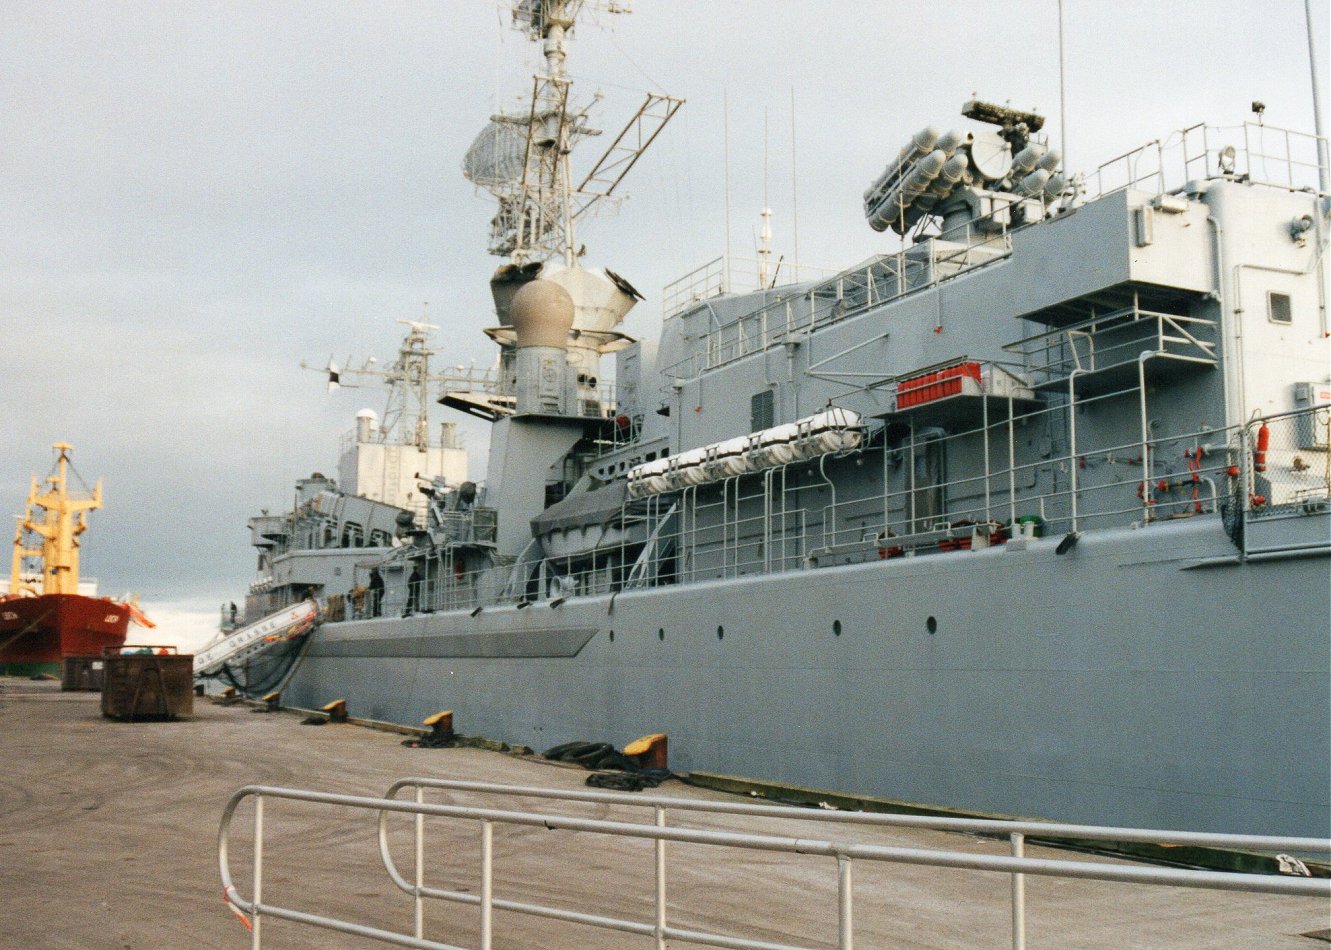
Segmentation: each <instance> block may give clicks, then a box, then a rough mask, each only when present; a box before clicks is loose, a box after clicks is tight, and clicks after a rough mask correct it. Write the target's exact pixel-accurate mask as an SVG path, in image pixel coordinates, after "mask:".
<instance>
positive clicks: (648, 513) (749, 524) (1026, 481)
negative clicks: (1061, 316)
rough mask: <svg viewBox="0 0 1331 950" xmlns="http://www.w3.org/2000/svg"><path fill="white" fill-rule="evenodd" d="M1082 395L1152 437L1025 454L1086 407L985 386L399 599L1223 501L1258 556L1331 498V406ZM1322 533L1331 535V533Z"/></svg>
mask: <svg viewBox="0 0 1331 950" xmlns="http://www.w3.org/2000/svg"><path fill="white" fill-rule="evenodd" d="M1073 395H1074V396H1075V397H1076V398H1075V406H1076V407H1078V408H1084V409H1087V410H1092V409H1097V408H1101V407H1103V408H1106V409H1109V408H1112V407H1111V406H1110V404H1112V403H1115V402H1117V403H1118V404H1121V403H1122V402H1123V401H1124V400H1128V401H1130V402H1132V403H1133V404H1134V408H1135V410H1136V412H1135V414H1136V415H1137V416H1138V417H1139V418H1140V423H1141V431H1140V433H1139V434H1138V436H1137V438H1135V439H1128V440H1123V441H1116V442H1113V443H1108V444H1105V443H1096V444H1088V443H1087V442H1086V441H1085V440H1081V441H1078V438H1077V433H1076V430H1075V427H1069V430H1068V431H1067V433H1066V442H1064V444H1063V450H1062V451H1060V452H1053V453H1049V454H1048V455H1047V456H1045V455H1043V454H1036V455H1034V456H1032V455H1030V454H1029V453H1026V454H1023V452H1021V451H1019V449H1018V445H1019V439H1018V433H1019V432H1021V431H1024V430H1026V429H1029V427H1032V426H1035V427H1037V428H1040V427H1044V426H1045V425H1046V424H1047V423H1050V422H1052V423H1053V424H1055V425H1061V424H1062V422H1063V421H1065V417H1069V416H1072V415H1075V414H1076V412H1075V410H1074V412H1073V413H1069V411H1068V408H1067V407H1066V406H1063V405H1058V406H1045V405H1039V404H1034V405H1037V406H1038V407H1037V408H1032V405H1033V404H1031V403H1029V402H1027V403H1024V404H1023V408H1020V409H1018V408H1017V403H1016V402H1015V401H1012V400H1004V399H985V400H982V401H981V402H980V404H979V405H978V406H976V407H975V408H974V413H975V415H976V416H977V417H978V419H979V424H978V425H975V426H974V427H973V428H970V429H966V430H964V431H957V432H953V433H951V434H947V435H939V434H938V430H934V429H931V427H930V425H929V423H928V417H927V416H926V417H924V418H923V419H921V420H919V421H918V422H917V424H916V425H915V426H914V427H913V428H912V429H911V430H910V433H909V434H908V436H907V437H905V438H904V439H903V440H901V441H899V442H894V443H892V444H884V443H883V441H882V440H881V438H879V439H877V440H868V441H869V442H870V443H871V444H868V445H866V446H863V447H861V448H859V449H856V450H855V451H853V452H851V453H848V454H846V455H845V456H841V457H835V456H825V457H823V459H821V460H819V461H815V462H799V463H790V464H788V465H786V466H782V467H778V468H774V469H769V470H767V471H766V472H762V473H757V474H753V475H747V476H735V477H731V478H727V479H725V480H724V481H722V482H718V483H714V484H712V485H710V486H690V487H688V488H686V489H684V490H682V491H680V492H675V493H670V494H665V495H660V496H654V497H652V498H648V499H640V500H637V501H630V502H628V503H626V505H625V507H624V508H623V509H622V510H621V512H620V516H619V518H618V519H613V524H607V525H606V526H605V530H604V531H602V532H601V534H600V540H598V541H597V543H596V544H595V545H594V546H593V547H590V548H588V549H586V550H583V551H581V552H580V553H578V554H576V555H570V556H566V557H559V558H547V559H542V558H540V557H534V558H532V559H529V560H524V561H521V562H519V565H518V567H517V568H513V567H511V566H510V567H506V568H502V569H482V570H473V571H458V570H456V569H455V565H454V563H453V562H452V560H451V559H450V557H449V556H447V555H437V556H435V557H433V558H431V559H430V562H429V563H431V564H435V567H432V568H431V569H430V571H429V575H428V576H426V577H423V578H420V579H418V580H416V581H415V582H413V583H412V585H411V587H410V589H409V590H407V591H405V592H401V593H399V595H398V596H396V597H395V598H393V599H392V602H393V603H394V604H396V605H397V607H396V610H397V613H400V612H401V611H402V607H403V605H405V606H406V609H407V611H408V612H409V613H412V614H419V613H429V612H435V611H450V610H467V611H478V610H481V609H485V608H489V607H492V606H515V605H516V606H518V607H520V608H525V607H527V606H529V605H530V604H533V603H536V602H542V601H545V602H549V603H551V604H552V605H554V606H558V605H559V604H562V603H563V602H564V601H565V600H567V599H568V598H571V597H591V596H601V595H608V594H614V593H616V592H617V591H620V590H625V589H633V588H643V587H658V586H666V585H674V584H689V583H696V582H701V581H708V580H719V579H724V578H734V577H741V576H757V575H765V574H776V573H784V572H790V571H801V570H814V569H821V568H825V567H830V566H835V565H838V564H847V563H856V562H862V561H871V560H878V559H890V558H896V557H903V556H904V557H910V556H918V557H922V556H948V555H949V554H950V555H952V556H956V552H964V551H974V550H979V549H982V548H987V547H992V546H994V545H996V544H1002V543H1007V542H1010V541H1019V542H1022V543H1028V542H1029V541H1030V540H1032V539H1034V538H1039V537H1042V536H1049V537H1062V536H1065V535H1069V534H1076V533H1078V532H1080V531H1082V530H1087V529H1097V528H1112V527H1119V526H1121V527H1128V526H1132V525H1136V526H1148V525H1153V524H1163V523H1173V522H1177V521H1179V520H1182V519H1187V518H1193V517H1206V516H1211V517H1219V518H1220V519H1221V522H1222V524H1223V526H1224V528H1225V530H1226V531H1227V532H1228V533H1229V534H1230V537H1231V538H1232V539H1233V541H1234V544H1235V546H1236V548H1237V553H1238V555H1239V556H1246V555H1247V553H1248V550H1247V547H1246V544H1247V541H1246V540H1245V539H1246V538H1247V537H1248V535H1247V533H1245V531H1244V525H1246V524H1247V523H1249V522H1253V521H1270V520H1273V519H1277V518H1299V517H1303V518H1306V517H1309V516H1318V515H1322V514H1324V513H1326V512H1328V511H1331V453H1329V452H1328V449H1327V445H1328V442H1331V406H1315V407H1310V408H1307V409H1301V410H1298V411H1294V412H1288V413H1281V414H1278V415H1274V416H1269V417H1266V418H1264V419H1256V420H1254V421H1253V422H1251V423H1249V424H1247V425H1245V426H1242V427H1231V428H1204V429H1198V430H1195V431H1186V432H1174V433H1166V434H1160V433H1157V432H1156V431H1155V430H1154V428H1153V427H1152V425H1151V424H1150V420H1149V411H1148V409H1149V407H1148V406H1147V405H1146V404H1145V403H1144V402H1143V396H1142V390H1141V389H1140V386H1139V385H1137V386H1132V385H1129V386H1127V387H1126V388H1122V389H1117V390H1112V391H1097V392H1095V393H1094V394H1091V395H1086V396H1081V395H1078V394H1077V392H1076V387H1075V386H1074V391H1073ZM976 398H978V397H976ZM1263 427H1265V428H1266V430H1267V434H1266V436H1265V437H1263V436H1262V435H1261V431H1262V429H1263ZM1262 445H1265V446H1266V448H1265V449H1264V450H1263V449H1262V448H1261V446H1262ZM952 455H955V457H956V458H965V459H968V460H970V461H969V462H968V468H966V469H959V468H958V466H957V465H955V464H954V465H953V470H954V474H953V477H951V478H947V479H943V480H937V481H933V480H929V479H928V478H927V477H926V476H925V475H924V474H921V472H920V468H921V465H922V464H925V462H926V460H927V459H928V458H930V457H935V458H939V459H944V458H947V457H951V456H952ZM838 464H840V465H843V466H844V465H853V466H855V467H857V468H861V469H869V470H877V474H875V476H874V479H876V481H875V480H874V479H863V478H860V479H856V480H854V481H853V482H850V483H847V482H845V481H844V479H843V478H841V477H840V476H841V475H842V474H843V473H838V472H836V471H835V470H834V467H835V466H836V465H838ZM926 467H927V466H926ZM894 473H899V474H894ZM833 476H837V477H833ZM1309 543H1310V544H1312V545H1313V546H1314V547H1317V545H1318V543H1319V542H1317V541H1316V540H1315V539H1314V540H1313V541H1310V542H1309ZM1320 544H1321V547H1320V548H1318V549H1319V550H1320V549H1322V548H1325V547H1327V544H1326V542H1325V539H1323V540H1322V541H1321V542H1320ZM962 556H964V555H962ZM397 613H395V614H394V615H397ZM368 614H369V611H368V609H360V610H358V611H356V612H355V614H354V616H356V617H358V618H360V617H365V616H367V615H368Z"/></svg>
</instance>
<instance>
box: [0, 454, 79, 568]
mask: <svg viewBox="0 0 1331 950" xmlns="http://www.w3.org/2000/svg"><path fill="white" fill-rule="evenodd" d="M53 448H55V450H56V452H57V453H59V455H58V458H57V459H56V464H55V469H54V470H53V471H52V473H51V474H50V475H48V476H47V477H46V479H45V480H44V482H39V481H38V480H37V478H36V477H35V476H34V477H33V479H32V487H31V489H30V490H29V492H28V504H27V509H26V511H25V512H24V514H23V515H22V516H21V517H19V518H18V527H17V529H16V530H15V532H14V556H13V564H12V567H11V570H10V580H9V592H10V593H11V594H19V593H29V594H77V593H78V592H79V537H80V536H81V535H82V534H83V532H85V531H87V530H88V514H87V513H88V512H89V511H92V510H93V509H95V508H100V507H102V483H101V481H100V480H99V481H98V482H97V485H96V486H95V487H94V488H93V489H92V490H91V491H87V490H86V489H85V490H84V491H80V492H71V491H70V489H69V473H70V468H71V467H72V466H71V465H70V462H69V452H70V449H71V448H72V446H71V445H70V444H69V443H67V442H57V443H55V445H54V446H53ZM75 477H76V478H77V475H76V476H75Z"/></svg>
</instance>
